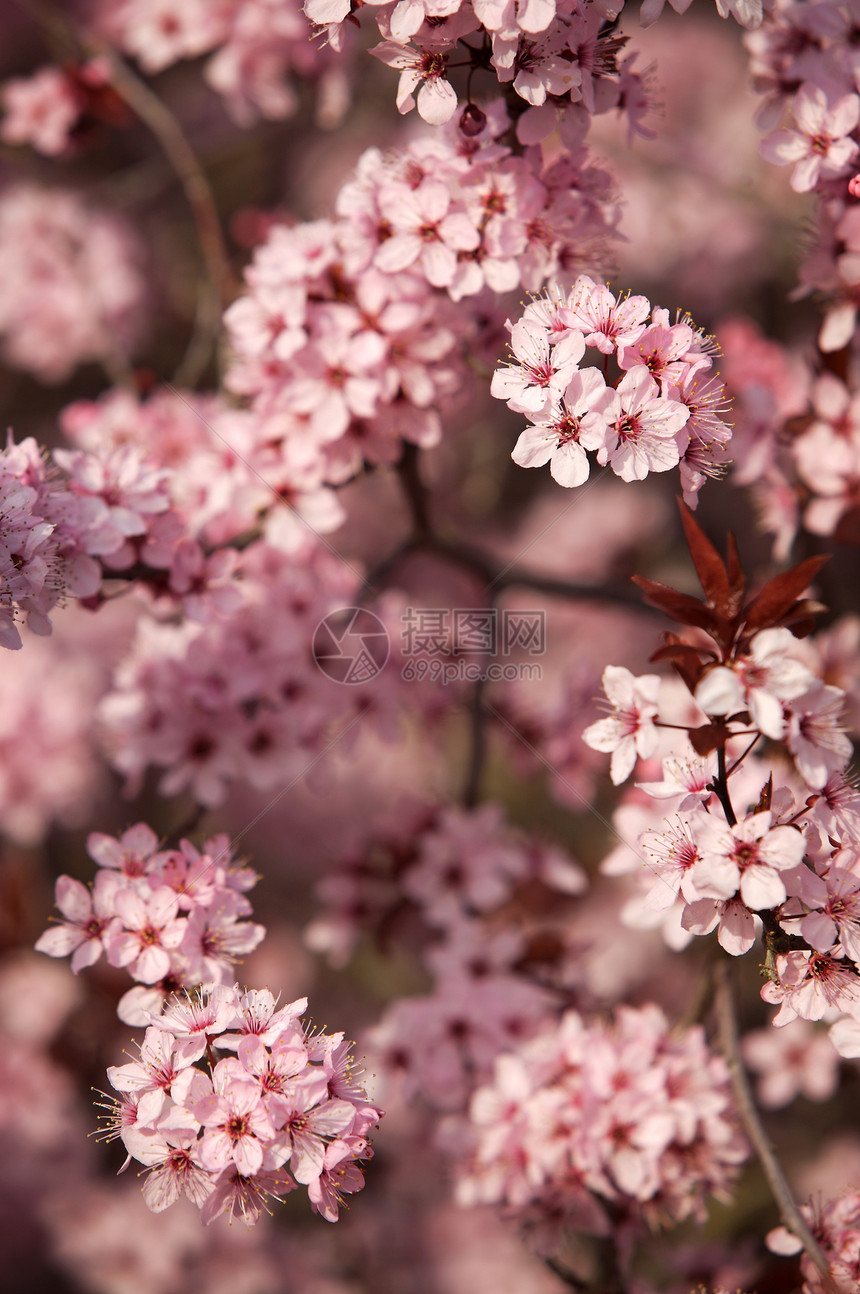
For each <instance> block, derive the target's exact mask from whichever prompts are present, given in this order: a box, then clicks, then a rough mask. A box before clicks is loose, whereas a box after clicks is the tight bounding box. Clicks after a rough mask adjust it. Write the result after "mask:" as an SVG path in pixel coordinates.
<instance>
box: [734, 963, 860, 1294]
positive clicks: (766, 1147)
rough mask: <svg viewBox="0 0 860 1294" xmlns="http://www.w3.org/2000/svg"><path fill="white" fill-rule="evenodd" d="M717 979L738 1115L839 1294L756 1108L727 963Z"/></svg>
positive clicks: (793, 1222)
mask: <svg viewBox="0 0 860 1294" xmlns="http://www.w3.org/2000/svg"><path fill="white" fill-rule="evenodd" d="M716 977H717V987H716V995H715V1003H716V1010H717V1019H718V1021H719V1030H720V1044H721V1046H722V1050H723V1055H724V1056H725V1059H726V1063H727V1065H728V1067H729V1075H730V1077H731V1082H732V1088H733V1090H734V1094H735V1101H736V1103H737V1108H738V1114H739V1115H740V1119H741V1122H742V1124H743V1126H744V1131H745V1132H746V1134H747V1136H748V1137H749V1139H750V1142H751V1143H752V1146H753V1149H754V1150H755V1152H756V1155H757V1156H758V1160H759V1163H760V1164H761V1166H762V1170H763V1172H764V1175H765V1177H766V1178H767V1182H768V1185H769V1187H770V1190H771V1194H772V1195H773V1198H774V1200H775V1201H776V1203H777V1206H778V1208H779V1212H780V1216H781V1217H782V1220H783V1222H784V1223H785V1225H786V1227H788V1229H789V1231H791V1233H792V1234H793V1235H795V1236H797V1239H798V1240H799V1241H800V1242H801V1244H802V1245H803V1248H804V1249H805V1250H806V1253H807V1256H808V1257H809V1260H810V1262H812V1263H813V1264H814V1266H815V1268H816V1270H817V1271H818V1272H819V1273H820V1275H821V1278H822V1280H823V1281H824V1285H825V1288H826V1289H827V1290H828V1291H830V1292H831V1294H839V1292H838V1290H837V1287H836V1285H835V1283H834V1281H833V1279H832V1277H831V1275H830V1264H829V1263H828V1261H827V1259H826V1258H825V1256H824V1254H823V1253H822V1250H821V1246H820V1245H819V1243H818V1241H817V1240H816V1239H815V1236H814V1235H813V1234H812V1232H811V1231H810V1229H809V1227H808V1225H807V1223H806V1220H805V1219H804V1217H803V1214H802V1213H801V1212H800V1209H799V1208H798V1207H797V1205H796V1204H795V1202H794V1198H793V1196H792V1194H791V1188H790V1187H789V1185H788V1182H787V1181H786V1178H785V1174H784V1173H783V1171H782V1166H781V1164H780V1162H779V1160H778V1159H777V1157H776V1152H775V1151H774V1148H773V1145H772V1144H771V1141H770V1138H769V1137H768V1135H767V1132H766V1131H765V1129H764V1125H763V1124H762V1121H761V1118H760V1116H759V1112H758V1110H757V1108H756V1104H755V1099H754V1097H753V1094H752V1088H751V1087H750V1081H749V1078H748V1077H747V1073H746V1070H745V1069H744V1067H743V1062H742V1060H741V1052H740V1037H739V1033H738V1020H737V1012H736V1008H735V999H734V992H733V989H732V981H731V967H730V966H729V964H728V963H727V962H723V963H722V964H721V965H719V966H718V967H717V970H716Z"/></svg>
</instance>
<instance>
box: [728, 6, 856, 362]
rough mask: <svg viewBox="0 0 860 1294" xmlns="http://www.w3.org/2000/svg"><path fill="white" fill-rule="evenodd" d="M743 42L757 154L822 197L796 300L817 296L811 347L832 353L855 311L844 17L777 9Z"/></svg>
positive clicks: (851, 51) (852, 63)
mask: <svg viewBox="0 0 860 1294" xmlns="http://www.w3.org/2000/svg"><path fill="white" fill-rule="evenodd" d="M746 43H747V45H748V47H749V50H750V53H751V56H752V59H751V66H752V72H753V76H754V82H755V85H756V88H757V89H758V90H759V91H760V93H763V94H764V95H765V96H766V97H765V99H764V102H763V104H762V108H761V110H760V113H759V121H760V125H761V126H762V128H763V129H765V130H766V131H768V132H769V133H768V134H767V136H766V138H765V139H764V141H763V143H762V153H763V154H764V156H765V157H766V158H767V159H768V160H769V161H772V162H775V163H776V164H777V165H778V166H786V165H793V170H792V174H791V180H790V183H791V187H792V188H793V189H794V190H795V191H796V192H799V193H806V192H815V193H817V194H818V195H819V197H820V198H821V203H820V206H819V209H818V213H817V219H816V229H815V235H814V238H813V239H812V240H810V244H809V247H808V250H807V254H806V257H805V259H804V262H803V264H802V266H801V270H800V284H801V291H802V292H803V293H804V294H805V293H807V292H810V291H813V290H814V291H816V292H818V293H819V294H821V295H823V296H824V297H825V298H826V300H827V303H828V305H827V309H826V312H825V318H824V323H823V325H822V328H821V332H820V334H819V345H820V346H821V348H822V350H824V351H834V350H839V349H841V347H842V346H844V345H845V344H846V343H847V342H848V341H849V340H850V338H851V335H852V333H853V331H854V326H855V322H856V316H857V307H858V304H860V296H858V273H857V252H858V246H860V244H858V239H860V225H858V214H857V206H856V200H855V199H854V197H853V194H852V192H851V190H850V187H849V186H850V184H851V182H852V179H853V175H854V172H855V171H856V169H857V165H856V160H857V154H858V149H860V95H858V86H857V81H856V67H857V35H856V32H855V31H854V29H853V26H852V17H851V14H850V10H849V9H846V8H843V7H840V6H838V5H837V6H834V5H831V4H829V3H827V0H815V3H813V4H810V5H804V6H802V7H801V8H798V7H797V6H792V5H786V6H781V7H780V8H778V9H777V10H775V11H774V12H773V13H772V14H769V15H768V21H767V23H766V24H764V25H763V26H762V27H761V29H760V30H759V31H757V32H754V33H751V34H750V35H748V36H747V37H746ZM774 128H776V129H774Z"/></svg>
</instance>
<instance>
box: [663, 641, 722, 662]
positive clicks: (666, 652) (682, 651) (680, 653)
mask: <svg viewBox="0 0 860 1294" xmlns="http://www.w3.org/2000/svg"><path fill="white" fill-rule="evenodd" d="M703 657H705V658H708V659H710V660H716V653H715V652H712V651H707V650H705V649H704V648H702V647H690V646H689V644H687V643H667V645H666V646H665V647H658V648H657V650H656V651H655V652H654V653H653V655H652V656H649V658H648V659H649V660H651V661H660V660H671V661H678V662H680V663H684V664H687V665H691V666H694V667H695V666H703V665H704V663H705V661H704V660H703V659H702V658H703Z"/></svg>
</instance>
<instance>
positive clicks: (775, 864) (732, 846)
mask: <svg viewBox="0 0 860 1294" xmlns="http://www.w3.org/2000/svg"><path fill="white" fill-rule="evenodd" d="M771 822H772V815H771V814H770V812H763V813H755V814H753V815H752V817H749V818H745V819H743V821H741V822H738V823H736V824H735V825H734V826H729V824H728V823H720V822H719V821H718V820H713V819H711V820H708V821H707V822H705V823H704V825H703V826H702V828H701V830H700V831H699V832H698V833H697V843H698V846H699V850H700V852H701V861H700V862H697V864H696V866H695V869H694V871H693V873H692V878H693V883H694V884H695V886H696V888H697V889H698V890H699V893H700V894H701V895H702V896H703V897H708V896H710V897H712V898H718V899H730V898H733V897H734V896H735V895H736V894H738V893H740V897H741V899H742V900H743V902H744V903H745V904H746V906H747V907H748V908H752V909H753V910H754V911H761V910H762V909H765V908H774V907H777V906H778V905H779V904H780V903H784V902H785V899H786V890H785V885H784V883H783V880H782V878H781V876H780V873H781V872H783V871H786V870H788V869H790V868H792V867H796V866H797V865H798V863H800V862H801V861H802V860H803V855H804V852H805V849H806V842H805V840H804V837H803V834H802V832H800V831H796V830H795V829H794V827H782V826H777V827H772V826H771Z"/></svg>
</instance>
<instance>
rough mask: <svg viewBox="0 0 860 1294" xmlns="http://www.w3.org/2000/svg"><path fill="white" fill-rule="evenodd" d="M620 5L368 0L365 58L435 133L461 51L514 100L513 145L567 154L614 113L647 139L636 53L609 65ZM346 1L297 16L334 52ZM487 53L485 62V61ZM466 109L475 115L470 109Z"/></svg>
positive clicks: (401, 103)
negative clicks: (552, 147)
mask: <svg viewBox="0 0 860 1294" xmlns="http://www.w3.org/2000/svg"><path fill="white" fill-rule="evenodd" d="M623 7H624V0H613V3H611V4H606V3H602V2H599V0H584V2H583V3H577V2H576V0H444V3H441V4H440V3H438V0H383V2H382V3H380V2H379V0H373V9H374V18H375V20H376V25H377V28H378V30H379V34H380V35H381V36H382V37H383V40H382V42H381V44H379V45H376V46H375V47H374V48H373V49H372V50H371V53H373V54H374V55H375V56H376V57H377V58H378V59H380V60H381V61H382V62H383V63H385V64H387V65H388V66H389V67H393V68H395V69H397V70H398V71H399V72H400V80H399V84H398V88H397V108H398V111H399V112H401V113H406V112H409V111H410V110H411V109H412V108H415V107H416V106H417V108H418V112H419V113H420V115H421V116H422V117H423V118H424V120H425V121H427V122H429V123H430V124H432V125H436V126H439V125H443V124H444V123H445V122H446V121H449V120H450V119H451V117H452V116H453V114H454V112H455V111H456V110H457V106H458V94H457V91H456V89H455V88H454V86H453V85H452V84H451V81H450V79H449V72H450V70H452V67H453V66H457V65H456V64H453V65H452V64H451V58H452V55H454V54H456V55H457V56H458V57H459V58H461V59H462V56H463V54H464V53H465V54H466V55H467V57H468V58H469V59H470V60H471V61H472V67H473V69H480V70H481V71H482V72H484V73H488V74H490V75H492V76H493V77H494V78H495V80H496V81H497V82H498V83H500V84H502V85H506V86H508V85H509V86H510V87H511V88H512V90H513V91H514V94H515V95H516V96H517V97H518V98H519V99H520V100H522V104H521V105H520V111H519V112H518V114H517V116H518V121H517V135H518V138H519V139H520V142H521V143H524V144H531V143H535V142H537V141H539V140H543V139H546V138H547V137H548V136H550V135H551V134H552V133H553V131H554V130H556V129H557V128H558V129H559V131H560V134H561V138H562V140H563V142H564V143H565V145H566V146H567V147H568V148H576V147H577V146H578V145H579V144H580V143H581V141H582V138H583V137H584V135H585V133H586V131H587V129H588V122H589V118H590V116H592V115H594V114H596V113H604V112H608V111H610V110H612V109H618V110H619V111H622V112H625V113H626V114H627V116H628V119H629V123H630V132H631V135H632V134H633V133H639V134H643V135H645V136H646V137H647V136H649V135H650V133H651V132H650V131H649V129H648V128H647V127H644V126H643V125H642V117H643V116H644V115H646V114H647V112H648V110H649V106H650V105H649V99H648V92H647V77H646V76H643V75H640V74H639V73H638V72H637V71H636V70H635V69H634V66H633V64H634V62H635V60H636V55H635V54H633V55H629V56H628V57H627V58H625V59H623V60H621V61H619V55H620V53H621V51H622V50H623V49H624V46H625V44H626V42H627V39H628V38H627V37H626V36H619V35H618V34H617V32H616V28H615V23H616V20H617V18H618V16H619V14H620V12H621V10H622V9H623ZM718 7H719V9H720V12H721V13H722V14H723V16H726V15H727V14H728V12H729V10H731V11H732V12H733V13H734V14H735V15H736V16H737V17H739V19H740V21H742V22H744V23H746V24H748V25H755V23H756V22H757V21H760V19H761V5H760V3H758V0H750V2H747V0H739V2H738V3H735V2H734V0H732V3H730V4H728V5H727V4H725V3H724V0H718ZM360 8H361V6H360V5H357V4H356V3H355V0H305V5H304V9H305V13H306V14H307V15H308V18H310V20H311V22H313V23H314V24H315V25H316V26H318V27H320V28H321V29H323V30H324V31H325V33H326V36H327V39H328V42H329V44H331V45H332V46H333V47H334V48H338V49H339V48H340V47H341V44H342V42H343V33H344V30H345V27H344V25H345V23H346V22H347V21H349V20H350V19H352V20H353V21H355V14H356V10H360ZM661 8H662V4H661V3H660V2H659V0H657V3H655V2H654V0H650V2H649V3H646V4H644V5H643V6H642V18H643V22H645V21H651V22H653V21H654V19H655V18H656V17H657V16H658V14H659V11H660V9H661ZM487 55H489V57H487ZM468 107H469V109H470V110H472V111H473V112H476V113H477V114H480V111H481V110H480V108H477V106H476V105H473V104H472V103H471V102H470V103H469V105H468Z"/></svg>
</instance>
